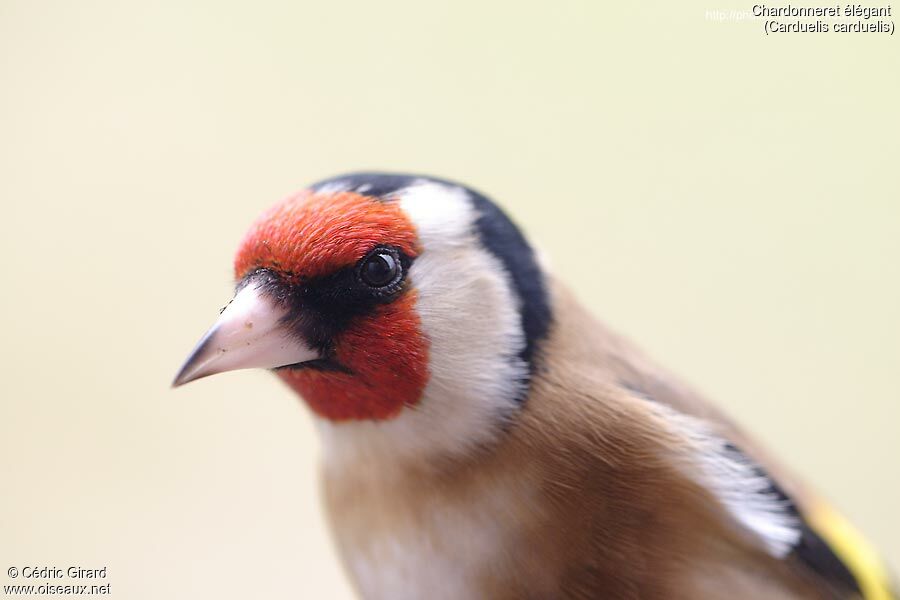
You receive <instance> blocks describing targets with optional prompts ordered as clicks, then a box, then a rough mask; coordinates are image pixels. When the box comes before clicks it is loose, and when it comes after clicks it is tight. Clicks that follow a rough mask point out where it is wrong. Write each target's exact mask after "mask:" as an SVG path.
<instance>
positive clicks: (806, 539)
mask: <svg viewBox="0 0 900 600" xmlns="http://www.w3.org/2000/svg"><path fill="white" fill-rule="evenodd" d="M234 271H235V276H236V280H237V290H236V293H235V296H234V299H233V300H232V301H231V303H230V304H229V305H228V306H227V307H226V308H225V309H224V310H223V311H222V313H221V315H220V317H219V320H218V321H217V322H216V324H215V325H213V327H212V328H211V329H210V330H209V332H208V333H207V334H206V335H205V336H204V337H203V339H202V340H201V341H200V343H199V345H198V346H197V348H196V349H195V350H194V352H193V353H192V354H191V356H190V357H189V358H188V360H187V362H186V363H185V364H184V366H183V368H182V369H181V371H180V372H179V374H178V376H177V377H176V379H175V385H180V384H183V383H187V382H189V381H193V380H195V379H199V378H201V377H205V376H207V375H212V374H215V373H221V372H223V371H230V370H234V369H244V368H249V367H260V368H267V369H274V370H275V372H276V374H277V375H278V377H280V378H281V379H282V380H283V381H284V382H285V383H286V384H287V385H288V386H289V387H290V388H291V389H293V390H294V391H295V392H296V393H297V394H298V395H299V396H300V397H301V398H302V399H303V400H304V401H305V402H306V404H307V405H308V406H309V408H310V409H311V412H312V414H313V416H314V418H315V421H316V423H317V425H318V429H319V432H320V433H321V441H322V444H323V446H324V449H323V458H322V474H323V478H322V479H323V485H324V497H325V504H326V508H327V514H328V517H329V520H330V524H331V526H332V529H333V533H334V537H335V540H336V542H337V546H338V549H339V552H340V555H341V557H342V560H343V563H344V565H345V567H346V569H347V571H348V572H349V574H350V577H351V578H352V580H353V582H354V585H355V587H356V590H357V591H358V593H359V594H360V596H362V597H363V598H373V599H387V600H400V599H404V598H452V599H467V598H473V599H476V598H497V599H503V598H611V599H631V598H634V599H637V598H640V599H665V600H705V599H713V598H728V599H730V600H739V599H747V600H761V599H778V600H788V599H791V600H795V599H813V598H816V599H822V598H829V599H849V598H857V599H859V598H862V599H865V600H888V599H891V598H897V596H895V595H892V594H891V592H889V591H888V586H887V581H886V580H887V577H886V574H885V572H884V570H883V567H882V566H881V563H880V562H879V560H878V558H877V557H876V555H875V553H874V552H873V551H872V550H871V549H870V547H869V546H868V545H867V544H866V543H865V542H864V541H863V539H862V538H860V537H859V536H858V535H857V534H856V533H855V532H854V530H853V529H852V527H851V526H850V525H849V524H848V523H847V522H846V521H844V520H843V519H842V518H841V517H840V516H838V515H837V514H836V513H835V512H833V511H831V510H830V509H829V508H828V507H827V506H826V505H825V504H823V503H822V502H821V501H820V500H819V498H817V497H816V496H815V495H813V494H811V493H810V492H808V491H807V490H806V489H805V488H803V487H802V486H801V485H800V484H799V483H798V482H797V481H796V480H794V479H793V478H791V477H789V476H787V474H786V473H785V471H784V470H783V469H782V468H781V467H780V466H778V465H777V464H776V463H774V462H773V461H772V460H770V458H769V457H768V456H767V455H766V454H765V453H763V452H762V451H761V450H760V449H759V448H758V447H757V446H755V445H754V444H753V443H752V441H751V440H750V439H748V438H747V436H746V435H744V434H743V433H742V432H741V431H740V430H739V429H738V428H737V427H735V425H734V424H733V423H731V422H730V421H729V420H728V419H727V418H725V417H723V416H722V414H721V413H719V412H718V411H717V410H716V409H715V408H713V407H712V406H711V405H709V404H707V402H706V401H705V400H704V399H703V398H701V397H699V396H698V395H697V394H696V393H695V392H694V391H693V390H691V389H690V388H688V387H686V386H685V385H683V384H682V383H680V382H679V381H677V380H676V379H675V378H673V377H672V376H670V375H669V374H667V373H666V372H664V371H663V370H662V369H660V368H659V367H657V366H656V365H655V364H653V363H652V362H650V361H649V360H648V359H647V358H645V357H644V355H642V354H641V353H640V352H638V351H637V350H636V349H635V348H633V347H632V346H631V345H630V344H629V343H628V342H626V341H624V340H623V339H622V338H620V337H619V336H617V335H616V334H614V333H612V332H610V331H609V330H608V329H606V328H605V327H604V326H603V325H601V324H600V323H598V322H597V321H596V320H594V318H593V317H592V316H591V315H590V314H589V313H588V312H587V311H586V310H585V309H584V307H582V306H580V305H579V304H578V303H577V302H576V301H575V300H574V299H573V297H572V295H571V294H570V293H569V292H568V291H567V290H566V288H565V287H564V286H563V285H562V284H561V283H560V282H559V281H558V280H557V279H556V278H554V277H553V276H552V275H551V273H549V272H548V270H547V269H546V268H545V267H544V266H543V265H542V262H541V260H539V258H538V256H537V255H536V253H535V251H534V250H533V249H532V247H531V246H530V245H529V243H528V242H527V241H526V239H525V238H524V237H523V235H522V233H521V232H520V231H519V229H518V228H517V227H516V226H515V225H514V224H513V223H512V221H510V220H509V218H507V216H506V215H505V214H504V213H503V212H502V211H501V210H500V209H499V208H498V207H497V206H496V205H495V204H494V203H492V202H491V201H490V200H488V199H487V198H486V197H485V196H483V195H482V194H480V193H478V192H476V191H474V190H472V189H469V188H467V187H465V186H462V185H459V184H456V183H452V182H448V181H444V180H440V179H435V178H431V177H420V176H407V175H392V174H379V173H356V174H350V175H345V176H341V177H336V178H332V179H328V180H326V181H322V182H320V183H317V184H315V185H313V186H311V187H310V188H308V189H306V190H304V191H301V192H300V193H298V194H296V195H294V196H291V197H289V198H287V199H286V200H284V201H282V202H280V203H279V204H277V205H276V206H274V207H273V208H272V209H270V210H269V211H268V212H266V213H264V214H263V215H262V216H261V217H260V218H259V220H258V221H257V222H256V223H255V224H254V225H253V226H252V227H251V229H250V231H249V232H248V233H247V235H246V237H245V238H244V239H243V241H242V242H241V244H240V249H239V250H238V252H237V256H236V259H235V263H234Z"/></svg>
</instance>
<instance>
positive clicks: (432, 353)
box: [321, 181, 528, 460]
mask: <svg viewBox="0 0 900 600" xmlns="http://www.w3.org/2000/svg"><path fill="white" fill-rule="evenodd" d="M399 202H400V204H401V206H402V207H403V209H404V210H405V211H406V213H407V214H408V215H409V217H410V218H411V220H412V221H413V223H414V224H415V226H416V229H417V233H418V236H419V240H420V242H421V244H422V248H423V250H422V252H421V254H420V255H419V256H418V257H417V258H416V259H415V261H414V262H413V264H412V267H411V268H410V272H409V275H408V277H409V280H410V283H411V284H412V286H413V287H414V288H415V290H416V294H417V297H416V310H417V312H418V314H419V318H420V319H421V323H422V330H423V332H424V334H425V336H426V337H427V338H428V341H429V380H428V384H427V386H426V388H425V391H424V394H423V397H422V399H421V401H420V402H419V404H418V405H416V406H414V407H410V408H406V409H404V410H403V411H402V412H401V413H400V415H398V416H397V417H395V418H393V419H391V420H389V421H384V422H379V423H373V422H355V423H342V424H337V425H334V424H328V423H323V424H322V427H321V429H322V431H323V434H324V436H325V438H326V439H325V442H326V445H327V446H328V449H327V451H326V457H325V458H326V460H328V459H329V458H330V457H333V458H334V459H335V460H340V458H338V456H339V455H346V456H345V458H347V459H351V458H352V456H353V455H356V456H366V457H367V458H368V459H371V458H372V454H373V452H374V453H378V452H379V451H383V452H385V453H386V454H388V455H395V456H394V458H397V457H399V456H405V457H417V458H421V459H428V458H429V457H432V456H435V455H438V454H459V453H461V452H465V451H467V450H469V449H471V448H473V447H475V446H478V445H480V444H484V443H486V442H489V441H490V440H491V439H492V437H493V435H494V434H495V433H496V431H497V430H498V428H499V427H501V426H502V425H503V422H504V418H505V416H506V415H508V414H509V413H510V412H511V411H513V410H514V409H515V407H516V405H517V399H518V398H519V397H520V395H521V394H522V392H523V386H524V385H525V382H526V381H527V377H528V367H527V365H526V364H525V362H524V361H523V360H522V359H521V358H520V354H521V352H522V350H523V348H524V347H525V338H524V334H523V331H522V322H521V314H520V312H519V306H518V303H519V300H518V297H517V296H516V294H515V292H514V291H513V287H512V284H511V282H510V278H509V275H508V274H507V273H506V271H505V269H504V268H503V266H502V264H501V263H500V261H499V260H498V259H497V258H496V257H494V255H492V254H491V253H490V252H488V251H487V250H485V249H484V248H483V247H482V245H481V243H480V241H479V240H478V239H477V236H476V233H475V227H474V222H475V219H476V218H477V216H478V215H477V212H476V211H475V209H474V207H473V205H472V203H471V200H470V199H469V197H468V194H467V193H466V192H465V191H464V190H462V189H460V188H457V187H451V186H447V185H442V184H438V183H432V182H426V181H422V182H421V183H417V184H414V185H413V186H411V187H409V188H407V189H406V190H404V191H403V192H401V194H400V200H399ZM385 458H388V456H386V457H385Z"/></svg>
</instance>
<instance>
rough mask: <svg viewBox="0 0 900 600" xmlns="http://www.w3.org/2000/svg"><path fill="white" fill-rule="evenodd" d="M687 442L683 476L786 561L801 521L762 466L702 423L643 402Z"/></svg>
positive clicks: (794, 543)
mask: <svg viewBox="0 0 900 600" xmlns="http://www.w3.org/2000/svg"><path fill="white" fill-rule="evenodd" d="M642 401H645V402H647V403H648V404H650V405H652V409H651V410H653V411H654V412H656V413H657V414H658V415H659V416H660V417H662V419H663V420H664V421H665V422H666V423H668V424H669V426H670V428H671V429H672V430H673V431H674V432H675V433H676V434H677V435H678V436H679V437H681V438H682V439H684V440H685V441H687V442H688V453H687V456H686V459H687V460H686V463H685V465H684V466H685V471H686V473H687V475H688V476H689V477H691V478H692V479H694V480H695V481H697V482H698V483H699V484H701V485H702V486H703V487H704V488H705V489H708V490H710V491H712V493H713V495H714V496H715V497H716V498H718V499H719V501H720V502H721V503H722V505H723V506H724V507H725V509H726V510H727V511H728V513H729V514H731V516H732V517H734V519H735V520H736V521H737V522H738V523H739V524H740V525H742V526H743V527H744V528H745V529H747V530H749V531H750V532H752V533H753V534H755V535H756V536H757V537H758V538H759V539H760V541H761V543H762V544H763V546H764V548H765V549H766V550H767V551H768V552H769V553H770V554H772V555H773V556H775V557H777V558H784V557H785V556H787V555H788V554H789V553H790V552H791V550H792V549H793V548H794V546H796V544H797V543H798V542H799V541H800V536H801V531H800V525H801V523H800V521H799V520H798V518H797V516H796V514H795V513H794V510H793V506H792V505H791V503H790V501H788V500H786V499H785V498H784V496H782V495H781V494H779V493H778V492H777V491H776V489H775V488H773V482H772V481H771V480H770V479H769V478H768V477H767V476H766V474H765V473H764V472H763V471H762V470H761V469H760V467H759V466H758V465H756V464H754V463H753V462H752V461H751V460H750V459H749V458H748V457H746V456H745V455H744V454H742V453H741V452H740V451H738V450H737V449H736V448H735V447H734V446H733V445H732V444H731V443H730V442H728V441H727V440H725V439H723V438H721V437H719V436H717V435H716V434H715V433H714V432H713V431H712V429H711V427H710V426H709V425H708V424H706V423H705V422H704V421H702V420H700V419H697V418H695V417H691V416H688V415H685V414H682V413H679V412H677V411H676V410H674V409H673V408H671V407H668V406H665V405H662V404H658V403H656V402H653V401H651V400H642Z"/></svg>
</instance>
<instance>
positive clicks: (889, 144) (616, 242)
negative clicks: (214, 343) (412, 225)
mask: <svg viewBox="0 0 900 600" xmlns="http://www.w3.org/2000/svg"><path fill="white" fill-rule="evenodd" d="M732 8H734V9H749V8H750V4H748V5H747V6H743V5H735V4H724V5H723V4H718V3H717V2H713V1H712V0H708V1H707V2H694V1H688V2H680V3H663V2H659V3H643V4H641V5H640V6H635V5H633V4H631V3H624V2H621V3H611V2H597V1H594V2H584V3H573V2H563V3H540V4H538V3H530V4H529V3H524V2H516V3H512V2H507V3H501V2H496V3H485V2H479V3H463V2H452V3H451V2H447V3H442V4H436V3H426V2H405V3H392V2H387V3H386V2H358V3H337V2H316V3H307V2H246V3H231V2H227V3H226V2H213V1H206V2H175V1H172V2H116V1H107V2H101V1H87V0H85V1H78V2H69V1H40V0H22V1H10V0H0V165H2V171H0V199H2V218H0V257H2V258H0V273H2V281H3V284H2V294H0V331H2V340H3V342H2V344H0V364H2V377H0V391H2V401H0V452H2V456H0V567H2V569H0V581H2V583H4V584H7V583H11V582H12V581H11V580H9V579H8V578H7V577H6V574H5V572H6V569H7V567H8V566H13V565H17V566H19V567H21V566H24V565H29V564H31V565H51V566H67V565H68V564H81V565H84V566H103V565H106V566H108V567H109V577H108V579H107V581H109V582H111V584H112V587H111V589H112V592H113V597H116V598H129V599H131V598H148V599H151V598H152V599H157V598H252V597H257V598H297V597H309V598H323V597H329V598H331V597H346V596H347V595H348V594H349V588H348V587H347V585H346V583H344V579H343V576H342V574H341V572H340V569H339V567H338V566H337V563H336V561H335V557H334V554H333V550H332V548H331V546H330V542H329V541H328V538H327V533H326V530H325V527H324V525H323V523H322V517H321V514H320V512H319V508H318V499H317V487H316V481H315V473H314V464H315V462H314V461H315V458H316V453H317V442H316V439H315V434H314V431H313V429H312V426H311V423H310V420H309V418H308V417H307V415H306V414H305V410H304V409H303V408H302V405H301V404H300V403H299V402H297V400H296V399H295V398H293V397H292V395H291V394H290V393H289V392H288V391H287V390H286V389H284V388H283V387H281V385H280V384H279V383H278V382H277V381H276V380H275V379H274V378H273V377H271V376H269V375H268V374H266V373H262V372H259V373H252V372H241V373H233V374H228V375H225V376H222V377H219V378H213V379H210V380H206V381H202V382H199V383H196V384H193V385H191V386H189V387H187V388H184V389H179V390H177V391H172V390H170V389H169V388H168V384H169V381H170V380H171V377H172V375H173V374H174V372H175V370H176V368H177V367H178V365H179V362H180V361H181V360H182V359H183V358H184V356H185V354H186V353H187V351H188V350H189V349H190V347H191V346H192V345H193V343H194V342H195V341H196V339H197V337H198V336H199V335H200V334H201V333H202V331H203V330H204V329H205V327H206V326H207V325H208V324H209V323H211V321H212V320H213V319H214V317H215V315H216V311H217V309H218V308H219V307H220V306H221V305H223V304H224V303H225V302H226V301H227V300H228V298H229V295H230V290H231V283H230V261H231V256H232V252H233V251H234V249H235V247H236V244H237V242H238V240H239V239H240V236H241V234H242V232H243V230H244V229H245V227H246V226H247V225H248V224H249V223H250V221H251V220H252V219H253V218H254V216H255V215H256V214H257V213H258V212H259V211H260V210H262V209H263V208H264V207H266V206H267V205H269V204H271V203H272V202H274V201H276V200H277V199H279V198H281V197H283V196H284V195H286V194H288V193H289V192H291V191H293V190H296V189H298V188H300V187H302V186H304V185H305V184H307V183H309V182H311V181H314V180H316V179H318V178H321V177H324V176H328V175H332V174H335V173H337V172H341V171H345V170H350V169H359V168H379V169H392V170H410V171H421V172H427V173H432V174H436V175H441V176H445V177H450V178H456V179H460V180H463V181H466V182H469V183H471V184H472V185H475V186H476V187H479V188H481V189H483V190H484V191H486V192H487V193H489V194H490V195H492V196H493V197H495V198H496V199H497V200H498V201H499V202H500V203H501V204H503V205H504V206H505V207H507V208H508V209H509V211H510V212H511V213H513V214H514V215H515V216H516V217H517V219H518V220H519V221H520V222H521V224H522V225H523V226H524V227H525V229H526V230H527V231H528V232H529V233H530V234H531V235H532V237H533V238H534V239H535V240H536V241H537V242H538V243H539V244H540V246H541V247H542V248H543V249H544V250H545V251H546V252H547V254H548V255H549V256H550V257H551V259H552V261H553V263H554V264H555V268H556V270H557V272H558V273H559V275H560V276H562V277H564V278H565V279H566V280H567V281H568V282H570V284H571V285H572V286H573V287H574V288H575V289H576V290H577V292H578V294H579V295H580V296H581V298H583V299H584V300H585V301H586V302H587V303H589V304H590V305H591V306H592V307H593V309H594V310H595V311H596V313H597V314H598V315H601V316H602V317H603V318H604V319H606V320H607V321H609V322H611V323H612V324H613V325H614V326H615V327H616V328H617V329H619V330H621V331H623V332H626V333H627V334H629V335H630V336H631V337H632V338H634V339H635V340H637V341H638V342H640V343H641V344H642V345H643V346H644V347H646V348H647V349H648V350H649V351H650V352H651V354H652V355H654V356H655V357H656V358H657V359H659V360H660V361H661V362H663V363H664V364H666V365H668V366H669V367H671V368H672V369H673V370H674V371H676V372H678V373H681V374H682V375H683V376H684V377H685V378H687V379H688V380H689V381H691V382H693V383H695V384H696V385H697V386H699V387H700V388H701V389H703V390H704V391H706V392H707V393H708V394H709V395H710V396H712V397H714V398H716V399H718V401H719V402H721V403H722V404H723V405H724V406H725V407H726V408H727V409H728V410H729V411H730V412H731V413H732V414H733V415H735V416H736V417H737V418H738V419H739V420H740V421H742V422H743V423H744V424H746V425H747V427H748V428H749V429H750V430H751V431H753V432H755V434H757V435H758V437H760V438H761V439H762V440H763V441H765V442H766V443H767V444H768V445H769V446H770V447H771V448H772V449H773V450H774V451H775V452H776V453H777V454H779V455H781V456H782V457H783V458H784V459H785V460H786V461H787V462H788V464H790V465H791V466H792V467H793V468H795V469H796V470H797V471H799V472H802V473H804V474H805V475H806V476H807V478H808V479H809V481H811V482H812V483H813V484H814V485H815V486H817V487H818V488H819V489H820V490H822V491H823V492H824V493H825V494H826V495H827V496H828V497H830V498H831V499H833V500H834V502H835V504H836V505H837V506H838V507H840V508H841V509H843V510H844V511H845V512H846V514H847V515H848V516H849V517H850V518H851V519H852V520H854V521H855V522H856V523H857V524H858V525H859V526H860V528H861V529H862V530H863V531H864V532H866V534H867V535H868V536H869V537H870V538H871V539H872V540H873V541H874V542H875V543H876V545H877V546H879V547H880V548H881V549H882V550H883V551H884V553H885V554H886V556H888V557H889V559H890V561H891V562H892V564H893V566H894V568H895V570H896V569H897V568H898V567H900V518H898V516H897V508H898V507H900V477H898V470H897V460H898V456H900V439H898V435H897V429H898V422H900V377H898V367H900V310H898V307H900V277H898V276H900V269H898V259H900V208H898V206H900V195H898V191H897V189H898V183H900V181H898V167H900V164H898V163H900V161H898V159H900V147H898V139H900V117H898V112H897V111H898V106H900V45H898V44H900V42H898V38H897V37H890V36H885V35H878V34H868V35H864V34H856V35H835V34H830V35H811V34H807V35H794V36H782V37H766V36H765V35H764V33H763V31H762V25H761V24H760V23H750V22H734V21H731V22H729V21H726V22H719V21H713V20H709V19H707V18H706V16H705V11H706V10H707V9H725V10H728V9H732ZM22 581H23V580H22V579H21V578H19V579H18V580H16V582H22Z"/></svg>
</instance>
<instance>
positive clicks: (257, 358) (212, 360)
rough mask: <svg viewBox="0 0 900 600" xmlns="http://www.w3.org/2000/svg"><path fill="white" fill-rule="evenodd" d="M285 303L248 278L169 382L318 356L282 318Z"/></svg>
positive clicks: (279, 365) (288, 363)
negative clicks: (246, 282)
mask: <svg viewBox="0 0 900 600" xmlns="http://www.w3.org/2000/svg"><path fill="white" fill-rule="evenodd" d="M287 314H288V309H287V307H285V306H279V305H278V304H277V303H276V302H275V301H273V300H272V299H270V298H268V297H267V296H266V295H264V294H262V293H261V292H260V290H259V288H258V284H255V283H254V282H250V283H249V284H247V285H246V286H244V288H243V289H241V290H240V291H239V292H238V293H237V295H235V297H234V299H233V300H232V301H231V303H230V304H229V305H228V306H226V307H225V310H223V311H222V314H221V315H220V316H219V320H218V321H216V323H215V325H213V326H212V327H211V328H210V329H209V331H207V332H206V335H204V336H203V338H202V339H201V340H200V343H198V344H197V347H196V348H194V351H193V352H191V355H190V356H189V357H188V359H187V360H186V361H185V363H184V366H182V367H181V370H180V371H178V375H176V376H175V381H174V382H173V383H172V386H173V387H177V386H179V385H183V384H185V383H188V382H189V381H194V380H195V379H200V378H201V377H206V376H208V375H215V374H216V373H223V372H225V371H234V370H237V369H251V368H263V369H274V368H275V367H283V366H285V365H292V364H296V363H302V362H307V361H310V360H315V359H317V358H319V354H318V352H316V351H315V350H313V349H312V348H309V347H308V346H306V345H305V344H304V343H302V342H301V341H300V340H299V339H297V338H298V336H296V335H291V334H290V332H289V331H287V330H286V328H285V325H284V323H283V319H284V317H285V316H286V315H287Z"/></svg>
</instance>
